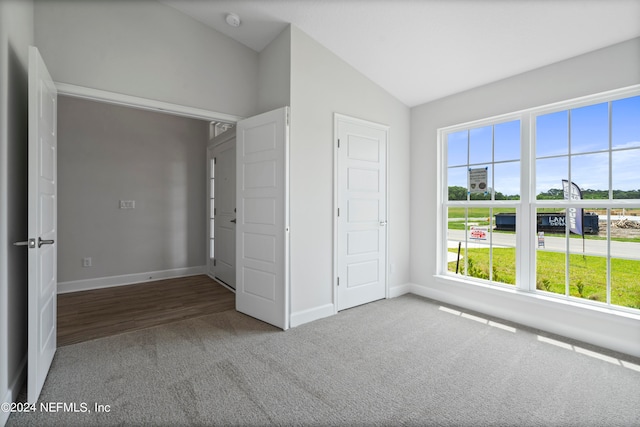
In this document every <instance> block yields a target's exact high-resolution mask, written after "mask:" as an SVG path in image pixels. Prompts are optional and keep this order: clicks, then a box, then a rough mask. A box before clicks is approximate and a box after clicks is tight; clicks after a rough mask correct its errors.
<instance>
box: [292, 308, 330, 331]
mask: <svg viewBox="0 0 640 427" xmlns="http://www.w3.org/2000/svg"><path fill="white" fill-rule="evenodd" d="M334 314H336V311H335V307H334V305H333V304H326V305H321V306H320V307H314V308H310V309H307V310H302V311H298V312H297V313H291V317H290V318H289V324H290V325H291V327H292V328H295V327H296V326H300V325H303V324H305V323H309V322H313V321H314V320H318V319H322V318H324V317H329V316H333V315H334Z"/></svg>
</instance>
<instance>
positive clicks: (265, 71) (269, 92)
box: [258, 26, 291, 113]
mask: <svg viewBox="0 0 640 427" xmlns="http://www.w3.org/2000/svg"><path fill="white" fill-rule="evenodd" d="M290 104H291V26H287V28H286V29H285V30H284V31H282V33H280V35H279V36H278V37H276V38H275V39H274V40H273V41H272V42H271V43H269V45H268V46H267V47H265V48H264V49H263V50H262V52H260V55H259V56H258V112H259V113H265V112H267V111H271V110H275V109H276V108H281V107H286V106H289V105H290Z"/></svg>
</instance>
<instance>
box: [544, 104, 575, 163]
mask: <svg viewBox="0 0 640 427" xmlns="http://www.w3.org/2000/svg"><path fill="white" fill-rule="evenodd" d="M568 150H569V113H568V112H567V111H559V112H557V113H551V114H545V115H542V116H538V117H536V157H545V156H555V155H561V154H568V153H569V151H568Z"/></svg>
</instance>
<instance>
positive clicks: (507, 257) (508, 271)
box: [490, 208, 516, 285]
mask: <svg viewBox="0 0 640 427" xmlns="http://www.w3.org/2000/svg"><path fill="white" fill-rule="evenodd" d="M515 211H516V210H515V208H498V209H492V212H491V214H492V216H491V218H492V219H493V220H494V221H495V219H496V215H497V214H502V215H509V214H512V219H513V225H514V230H505V231H500V230H497V229H496V228H497V225H496V224H495V222H494V224H493V225H490V229H492V230H493V233H492V235H491V243H492V248H491V250H492V260H491V261H492V265H491V280H492V281H494V282H498V283H503V284H507V285H515V284H516V233H515Z"/></svg>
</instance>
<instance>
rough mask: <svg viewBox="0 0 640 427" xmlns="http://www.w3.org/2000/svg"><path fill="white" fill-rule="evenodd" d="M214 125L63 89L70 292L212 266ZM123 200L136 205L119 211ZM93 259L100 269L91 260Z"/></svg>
mask: <svg viewBox="0 0 640 427" xmlns="http://www.w3.org/2000/svg"><path fill="white" fill-rule="evenodd" d="M208 128H209V125H208V123H207V122H204V121H200V120H194V119H188V118H184V117H177V116H172V115H167V114H162V113H156V112H150V111H143V110H137V109H132V108H127V107H121V106H116V105H109V104H104V103H99V102H94V101H87V100H82V99H78V98H69V97H64V96H60V97H59V102H58V153H59V154H58V199H59V201H58V248H59V251H58V282H59V288H60V290H61V291H64V290H65V286H66V284H65V282H70V281H87V280H88V279H96V278H106V277H112V276H120V275H131V274H137V273H148V272H157V271H165V270H179V271H183V270H184V269H185V268H188V267H200V268H201V267H202V266H203V265H205V259H206V251H205V243H206V235H207V231H206V230H207V229H206V205H205V200H206V176H207V175H206V154H205V153H206V147H207V142H208ZM119 200H135V209H119ZM84 257H91V258H92V264H93V265H92V266H91V267H89V268H87V267H83V266H82V258H84ZM147 278H148V275H146V276H145V277H144V279H147ZM129 280H131V279H129ZM132 281H135V280H132ZM89 283H91V282H89Z"/></svg>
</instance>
